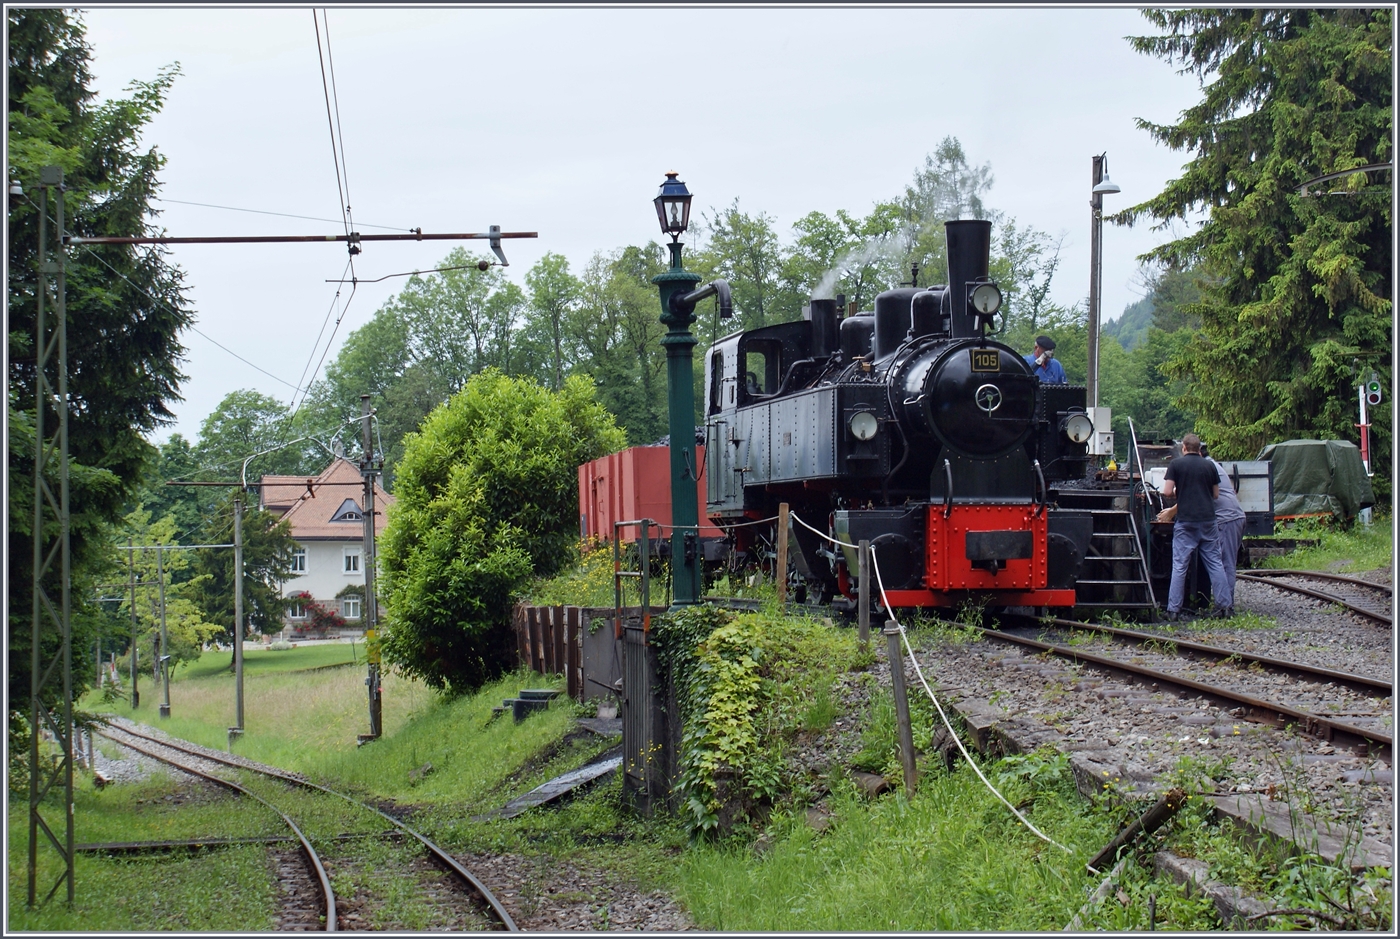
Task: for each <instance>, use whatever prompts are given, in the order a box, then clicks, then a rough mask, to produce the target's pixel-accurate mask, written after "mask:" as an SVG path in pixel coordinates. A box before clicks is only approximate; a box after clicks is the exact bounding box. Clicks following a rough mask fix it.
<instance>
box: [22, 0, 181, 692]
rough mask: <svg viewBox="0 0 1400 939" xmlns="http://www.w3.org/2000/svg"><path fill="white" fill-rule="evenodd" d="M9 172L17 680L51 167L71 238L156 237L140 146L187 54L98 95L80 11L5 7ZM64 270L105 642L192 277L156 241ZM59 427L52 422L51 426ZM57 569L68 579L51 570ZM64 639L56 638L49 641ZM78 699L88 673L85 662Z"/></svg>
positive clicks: (172, 374) (82, 604)
mask: <svg viewBox="0 0 1400 939" xmlns="http://www.w3.org/2000/svg"><path fill="white" fill-rule="evenodd" d="M6 15H7V21H8V26H9V48H8V72H7V76H8V94H9V97H8V101H7V112H6V116H7V120H8V126H9V138H8V149H7V151H6V161H7V169H8V173H9V177H8V178H10V179H16V180H19V182H20V184H21V186H22V187H23V189H24V191H25V193H26V194H27V195H26V196H25V197H23V198H21V199H19V200H18V201H17V202H16V203H15V204H14V205H12V207H11V209H10V213H9V231H8V238H7V243H6V244H7V248H8V252H9V256H8V269H7V272H6V273H7V276H8V278H9V293H8V296H7V300H6V302H7V307H6V317H7V320H8V323H7V328H8V330H9V333H8V339H9V356H10V357H9V362H8V363H7V364H8V366H9V385H8V389H7V397H6V407H7V409H8V412H9V413H8V418H9V429H10V435H9V440H8V450H7V457H8V459H9V467H8V469H9V481H8V482H9V491H8V497H9V526H8V532H7V535H8V539H9V543H8V558H7V564H8V572H7V573H8V587H9V610H10V617H9V624H8V626H9V630H10V636H9V638H10V642H9V652H10V655H9V665H8V680H9V687H11V688H12V689H27V688H28V687H29V659H30V656H29V636H30V628H29V617H30V609H31V599H30V598H31V580H32V570H31V564H32V560H33V550H32V547H31V538H32V534H31V530H30V529H31V525H32V522H33V492H34V478H33V468H34V449H33V448H34V426H35V424H34V415H35V412H34V408H35V363H36V355H35V349H36V347H35V336H34V329H35V314H36V302H37V301H36V290H37V286H38V265H37V262H38V222H39V214H38V213H39V209H38V204H39V203H38V198H37V196H38V184H39V173H40V170H41V168H42V167H44V166H48V165H58V166H61V167H62V168H63V170H64V183H65V186H66V188H67V192H66V197H65V198H66V217H65V229H66V231H67V233H69V234H74V235H87V236H95V235H146V234H155V233H157V227H156V224H155V218H156V215H157V213H156V212H155V210H154V209H152V208H151V200H152V199H153V197H154V196H155V193H156V191H157V188H158V186H159V180H158V174H159V171H160V169H161V168H162V166H163V165H164V163H165V158H164V157H163V156H162V155H161V154H160V153H159V152H158V151H157V150H156V149H155V148H154V147H151V148H147V147H145V146H144V145H143V144H142V143H141V135H142V133H143V131H144V129H145V127H146V125H147V124H149V123H150V122H151V120H152V119H154V118H155V116H156V115H157V114H158V113H159V111H160V109H161V107H162V105H163V103H164V100H165V95H166V93H167V91H168V90H169V88H170V86H171V84H172V83H173V82H174V80H175V77H176V75H177V74H178V71H179V67H178V65H172V66H170V67H168V68H166V69H163V70H161V71H160V72H159V73H158V74H157V76H156V77H155V78H153V79H150V80H146V81H141V80H138V81H133V82H132V83H131V85H130V86H128V88H127V95H126V96H125V97H118V98H113V99H111V100H109V101H106V102H103V103H100V104H97V103H95V95H94V93H93V92H92V90H91V89H90V87H89V85H90V82H91V75H90V72H89V68H90V63H91V50H90V48H89V47H88V45H87V43H86V41H85V39H84V29H83V25H82V22H81V20H80V19H79V18H78V17H77V15H76V14H75V13H74V12H73V11H69V10H60V9H20V8H11V9H9V10H7V14H6ZM62 253H63V255H64V258H63V260H64V263H65V265H66V271H67V289H66V303H67V326H68V382H69V384H68V387H69V394H70V413H69V424H68V434H69V454H70V461H71V470H70V476H71V484H70V490H71V496H70V507H71V519H72V522H71V546H72V547H71V550H72V578H71V581H70V583H71V589H72V598H73V620H72V622H73V637H74V639H73V641H74V646H75V648H84V647H86V646H87V645H88V644H90V643H91V642H92V641H93V637H94V635H95V633H96V630H97V629H98V623H99V622H100V619H101V614H100V612H99V611H98V609H97V605H96V603H95V601H94V600H93V590H92V588H93V585H94V584H95V583H97V582H98V579H99V575H100V574H102V572H103V570H104V568H106V567H109V566H111V565H113V564H115V563H116V558H115V556H114V555H113V552H112V551H111V539H112V537H113V533H114V530H115V527H116V525H118V524H119V523H120V521H121V519H122V516H123V510H124V508H125V507H126V504H127V503H128V502H129V500H130V499H131V497H132V496H133V495H134V493H135V492H136V491H137V489H138V487H139V486H140V485H141V480H142V470H143V469H144V467H145V466H146V465H147V463H148V462H149V461H150V460H151V459H152V458H153V457H154V456H155V448H154V447H153V446H152V445H151V444H150V443H149V442H148V441H147V440H146V439H145V435H146V434H148V433H150V432H151V431H153V430H155V429H156V428H158V427H160V426H162V425H163V424H165V423H168V422H169V420H170V419H171V412H170V410H169V405H170V403H171V402H173V401H176V400H178V399H179V394H178V392H179V383H180V381H181V380H182V379H183V377H184V376H182V375H181V373H180V370H179V360H180V357H181V355H182V353H183V348H182V347H181V345H180V342H179V333H180V330H181V329H183V328H184V327H185V326H186V325H188V324H189V322H190V319H191V315H192V314H191V313H190V311H189V307H188V304H187V303H186V301H185V299H184V295H183V291H184V285H183V275H182V273H181V272H180V271H179V269H177V268H175V267H173V266H171V265H169V264H167V263H166V262H165V261H164V260H163V258H162V257H161V253H160V252H159V251H154V250H151V249H148V248H138V247H135V246H131V245H100V246H91V247H87V246H84V247H81V248H76V249H70V250H67V251H64V252H62ZM48 426H49V427H52V424H49V425H48ZM54 576H55V578H56V577H57V576H58V575H57V571H55V575H54ZM51 641H52V642H53V643H54V644H55V648H56V643H57V637H56V636H54V637H51ZM74 679H75V682H76V688H75V694H80V693H81V692H82V690H83V689H84V688H85V687H86V686H87V684H88V683H89V681H90V678H89V676H88V674H87V670H80V671H77V672H75V673H74Z"/></svg>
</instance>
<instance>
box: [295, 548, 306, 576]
mask: <svg viewBox="0 0 1400 939" xmlns="http://www.w3.org/2000/svg"><path fill="white" fill-rule="evenodd" d="M292 573H293V574H305V573H306V549H305V548H297V549H296V550H295V551H293V552H292Z"/></svg>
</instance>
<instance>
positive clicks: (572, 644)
mask: <svg viewBox="0 0 1400 939" xmlns="http://www.w3.org/2000/svg"><path fill="white" fill-rule="evenodd" d="M564 618H565V621H566V623H567V624H568V628H567V633H566V635H565V637H564V638H565V642H566V644H567V648H568V650H569V654H568V660H567V662H566V663H565V664H566V667H567V669H568V673H569V676H568V683H567V688H568V694H569V697H571V698H573V699H574V700H575V701H579V702H582V701H583V669H582V668H580V667H579V666H580V662H581V660H582V658H583V654H582V653H583V649H582V648H581V645H580V636H579V608H578V607H576V606H570V607H565V608H564Z"/></svg>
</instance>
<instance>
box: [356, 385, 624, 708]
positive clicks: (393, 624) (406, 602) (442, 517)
mask: <svg viewBox="0 0 1400 939" xmlns="http://www.w3.org/2000/svg"><path fill="white" fill-rule="evenodd" d="M623 442H624V440H623V435H622V433H621V432H620V431H619V430H618V429H617V427H616V425H615V424H614V423H613V419H612V417H611V416H610V415H609V414H608V413H607V411H606V410H605V409H604V408H603V407H602V406H601V405H599V404H598V402H597V399H596V396H595V393H594V389H593V385H592V383H591V382H589V381H587V380H586V379H583V378H581V377H578V376H572V377H570V378H569V379H567V380H566V381H565V383H564V387H563V388H562V389H561V390H560V391H559V392H557V393H555V392H550V391H548V390H546V389H544V388H542V387H540V386H539V385H538V384H537V383H535V382H534V381H532V380H529V379H518V378H511V377H509V376H507V375H505V374H503V373H501V372H499V371H497V370H496V369H487V370H486V371H485V372H482V373H481V374H479V375H476V376H474V377H473V378H471V379H470V380H468V382H467V384H466V386H465V387H464V388H463V389H462V390H461V391H459V392H458V393H457V394H455V395H453V397H452V398H451V400H449V401H448V402H447V403H446V404H443V405H442V406H440V407H438V408H437V409H436V410H434V411H433V412H432V413H431V414H430V415H429V416H428V418H427V420H426V421H424V422H423V426H422V429H421V430H419V431H418V432H417V433H413V434H410V435H408V437H407V439H406V441H405V446H404V456H403V459H402V461H401V462H400V464H399V470H398V475H397V478H396V482H395V497H396V502H395V503H394V505H393V506H392V507H391V508H390V509H389V522H388V527H387V529H386V530H385V532H384V536H383V538H382V540H381V541H380V543H379V559H380V564H381V568H382V579H381V581H380V591H381V593H382V595H383V597H384V603H385V608H386V611H387V613H388V620H389V629H388V636H387V638H386V640H385V643H384V655H385V657H386V658H387V660H388V661H389V662H391V663H393V664H394V665H395V666H396V667H398V668H399V669H401V670H403V672H405V673H406V674H408V675H412V676H415V677H418V678H421V679H422V680H424V681H425V682H427V683H428V684H429V685H430V686H432V687H434V688H437V689H439V690H443V691H448V692H453V693H457V692H464V691H469V690H472V689H474V688H477V687H479V686H480V685H481V684H483V683H484V682H486V681H487V680H489V679H491V678H493V677H495V676H496V675H497V674H499V673H500V672H501V671H502V670H503V669H505V668H507V667H509V663H510V657H511V656H512V655H513V653H514V639H513V637H512V636H511V634H510V630H509V613H510V607H511V602H512V596H513V594H514V592H515V591H516V590H518V589H519V588H520V587H521V586H522V585H523V584H525V583H526V581H527V580H528V579H529V578H530V577H531V576H532V575H534V574H543V575H549V574H552V573H554V572H556V571H557V570H558V569H559V568H560V567H561V566H562V565H563V564H564V563H565V562H566V561H567V560H568V559H569V558H570V557H571V556H572V549H573V546H574V544H575V543H576V542H577V540H578V519H577V513H578V466H579V465H580V464H581V463H586V462H588V461H589V460H592V459H596V458H597V457H599V456H603V455H604V454H607V453H611V452H614V451H616V450H618V449H620V448H621V447H622V445H623Z"/></svg>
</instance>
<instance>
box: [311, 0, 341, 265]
mask: <svg viewBox="0 0 1400 939" xmlns="http://www.w3.org/2000/svg"><path fill="white" fill-rule="evenodd" d="M325 12H326V11H325V10H324V9H323V10H322V11H321V15H322V16H324V15H325ZM311 24H312V26H313V27H315V29H316V61H317V63H318V64H319V65H320V66H321V93H322V95H323V96H324V98H325V100H326V129H327V130H329V131H330V135H331V162H332V163H334V164H335V191H336V195H337V197H338V199H339V205H340V221H341V223H342V224H343V225H344V226H345V234H346V236H347V237H348V236H349V234H350V217H349V215H348V214H347V213H346V210H345V209H346V198H345V186H344V184H343V183H342V182H341V175H340V164H341V154H340V150H339V148H337V146H336V142H335V122H334V121H333V120H332V119H331V90H330V84H329V83H328V81H327V79H326V55H325V52H323V51H322V49H321V21H320V19H318V18H317V16H316V10H315V8H312V10H311ZM326 41H327V42H329V41H330V28H329V26H327V29H326Z"/></svg>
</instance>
